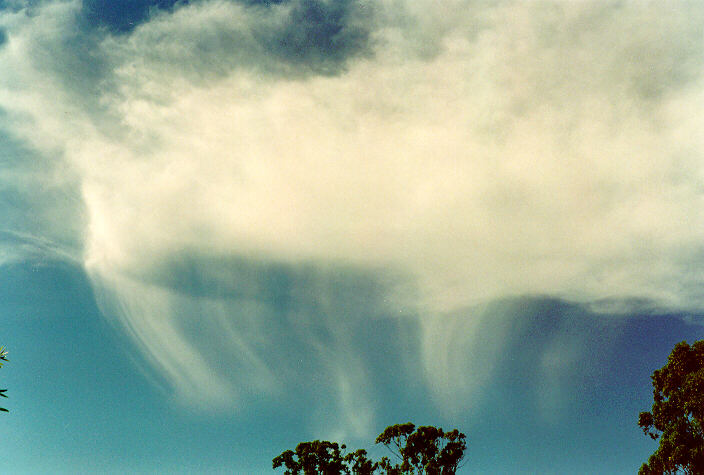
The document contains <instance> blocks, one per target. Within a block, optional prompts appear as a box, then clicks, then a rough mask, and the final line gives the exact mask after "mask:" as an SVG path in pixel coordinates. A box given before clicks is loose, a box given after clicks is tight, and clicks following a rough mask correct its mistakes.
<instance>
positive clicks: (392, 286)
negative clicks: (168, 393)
mask: <svg viewBox="0 0 704 475" xmlns="http://www.w3.org/2000/svg"><path fill="white" fill-rule="evenodd" d="M89 3H90V2H89ZM444 5H445V6H444V7H441V8H439V7H438V6H437V5H436V4H435V3H431V2H425V1H414V2H404V1H395V2H391V1H388V2H364V1H359V2H351V1H350V2H316V1H303V0H301V1H292V2H283V3H280V4H279V3H274V2H272V3H268V2H262V3H261V4H255V3H247V2H242V3H238V2H224V1H203V2H193V3H192V4H191V5H180V4H175V5H171V7H172V8H168V9H163V10H158V9H155V10H152V11H151V13H150V14H148V15H147V14H144V15H142V14H140V15H138V16H137V17H135V18H136V19H137V21H136V22H135V24H134V25H131V26H129V28H128V27H120V26H119V25H117V26H114V27H110V25H109V24H108V23H109V22H108V23H106V25H107V27H105V28H103V27H101V21H108V20H109V19H108V20H100V18H97V19H96V18H94V17H90V15H89V16H88V17H86V11H85V10H82V9H81V4H80V3H78V2H56V3H46V4H44V5H43V6H41V7H36V8H35V10H34V11H33V12H32V14H31V15H29V14H27V11H26V10H22V9H16V10H15V11H10V10H7V11H5V12H3V13H2V16H1V17H0V18H1V19H0V28H2V30H3V31H5V32H7V33H6V35H5V37H6V40H5V41H4V43H3V45H2V46H0V48H2V49H0V69H2V71H3V75H2V78H0V107H2V108H3V110H4V111H5V113H6V116H7V117H8V118H11V119H8V120H3V128H4V129H5V130H7V131H8V132H10V133H12V134H14V135H15V136H16V137H18V138H19V139H21V140H23V141H24V142H25V143H26V144H27V145H28V146H31V147H33V148H34V149H35V150H37V151H38V152H39V153H40V155H41V156H42V157H43V160H46V161H47V162H48V163H51V164H52V173H55V174H57V175H58V176H62V177H70V179H68V178H67V179H66V180H65V181H64V182H63V183H64V185H65V186H66V187H67V188H68V189H74V190H78V193H79V194H80V197H81V203H80V205H78V206H77V207H78V208H81V213H84V214H83V215H84V216H85V218H84V226H83V227H82V229H81V231H80V236H78V240H79V241H80V242H81V243H82V247H83V249H84V264H85V266H86V268H87V269H88V271H89V273H90V275H91V278H92V279H93V281H94V283H95V284H96V288H97V289H99V292H98V293H97V295H98V298H99V300H100V301H101V302H102V305H103V308H104V309H105V311H106V313H108V314H110V315H113V316H116V317H117V318H118V319H119V320H120V321H121V322H123V323H124V324H125V328H127V329H128V331H129V332H130V334H131V335H132V336H133V337H134V339H135V341H136V342H137V343H138V344H139V345H140V347H141V348H142V350H143V351H144V353H145V354H146V355H147V357H148V358H149V360H150V361H152V363H154V365H155V366H156V367H157V368H159V369H161V370H162V371H163V374H164V376H165V377H166V379H167V380H168V381H169V382H170V383H172V384H173V385H174V386H175V387H176V388H177V389H178V390H180V391H181V393H182V394H195V395H196V396H197V397H196V399H200V400H201V401H204V400H207V401H210V402H213V403H218V404H220V403H222V402H223V401H231V400H233V399H236V398H237V397H240V393H241V392H242V387H250V388H251V390H252V391H253V392H267V391H269V392H275V391H276V388H277V386H278V385H279V383H280V381H279V379H280V377H281V376H280V372H279V371H278V370H277V369H276V368H277V367H278V366H279V365H281V364H282V363H281V362H280V361H272V360H271V358H267V357H266V354H267V351H269V350H268V349H267V348H270V347H269V346H268V345H270V344H271V341H273V340H269V338H270V337H271V332H270V331H269V330H268V329H267V328H266V325H269V324H270V325H276V324H277V322H279V323H280V319H281V318H284V320H285V321H287V322H288V323H287V325H289V324H290V325H293V326H295V324H294V323H292V322H294V320H295V318H294V320H286V319H287V318H293V317H291V315H292V314H295V313H296V312H288V313H286V312H284V313H282V311H281V310H280V309H278V310H277V309H272V308H271V306H272V305H274V302H276V301H277V300H278V299H281V298H282V297H281V296H280V295H279V296H274V297H272V296H271V295H269V296H267V294H266V291H264V290H262V289H263V288H265V287H267V286H268V285H270V284H271V282H269V281H261V275H260V274H258V272H259V271H260V270H261V269H254V270H253V271H252V272H251V273H249V274H248V273H247V272H241V273H239V274H232V273H231V272H232V271H230V270H227V269H231V268H240V269H241V268H242V267H238V265H242V263H243V262H260V263H269V264H264V265H273V264H271V263H275V264H276V265H281V266H283V267H284V268H285V269H286V272H284V273H283V274H282V275H285V276H287V277H286V278H287V279H291V280H293V281H296V282H297V284H296V285H291V286H288V287H286V288H287V289H288V291H290V292H293V289H299V291H301V292H304V293H313V294H315V297H316V299H318V300H324V299H326V298H328V299H333V300H334V298H333V296H332V295H333V294H330V293H329V289H328V290H325V291H323V290H320V289H319V288H318V287H316V286H317V285H319V281H318V280H310V279H308V280H306V278H305V275H308V276H310V275H313V274H306V273H305V272H303V273H300V272H299V273H297V272H298V271H296V270H295V269H298V268H309V269H310V268H314V269H328V268H331V267H332V268H337V267H342V268H346V269H355V271H354V272H355V273H356V272H361V273H363V274H364V273H368V274H369V275H377V273H378V272H379V273H380V274H378V275H382V277H381V279H382V280H383V282H384V284H383V285H381V286H380V288H383V289H385V292H386V293H387V295H385V297H386V299H387V304H386V307H384V308H385V310H384V311H385V312H386V311H388V312H387V313H392V312H394V311H396V310H400V311H401V312H402V314H403V315H405V316H406V317H407V318H410V319H418V321H419V328H421V331H422V335H423V337H422V338H421V341H422V342H423V343H422V344H421V345H420V346H421V348H419V350H418V351H421V352H422V355H423V358H424V360H425V365H426V368H427V371H428V374H429V377H430V379H431V381H432V384H433V385H434V387H436V388H439V389H438V391H440V392H442V391H446V390H447V388H446V389H442V388H443V387H444V385H445V386H446V385H447V384H450V382H453V381H454V382H455V383H456V384H460V383H459V382H462V381H464V379H463V378H461V377H458V375H459V374H460V373H461V372H462V371H463V370H466V367H464V368H463V367H460V366H462V365H461V364H459V363H458V362H457V361H453V360H452V358H451V355H452V354H455V352H454V351H452V350H453V349H461V350H462V351H463V352H469V353H470V354H471V351H472V350H471V349H472V348H477V346H476V345H475V344H474V343H473V341H474V339H476V338H478V336H477V335H476V332H474V331H473V329H472V325H473V324H472V323H471V322H470V321H468V320H467V319H463V318H458V319H455V318H454V317H449V316H448V315H455V314H457V313H458V311H459V310H461V309H463V308H467V307H468V306H472V305H476V304H478V303H481V302H486V301H489V300H492V299H498V298H503V297H510V296H523V295H541V296H542V295H548V296H552V297H556V298H562V299H567V300H572V301H576V302H581V303H585V304H589V305H593V306H594V308H598V309H605V308H608V309H610V310H613V309H614V308H618V309H620V310H621V311H623V312H628V311H631V310H633V309H634V307H633V305H631V303H632V302H637V303H638V305H639V307H638V308H643V307H645V308H651V309H660V310H668V311H688V312H701V310H702V308H704V294H703V293H702V291H701V288H702V283H704V282H703V281H704V274H703V273H702V271H701V268H702V264H704V262H703V256H704V253H703V251H704V249H703V247H702V242H704V239H703V238H704V219H702V211H701V210H702V209H704V207H703V205H704V157H703V156H702V154H703V153H704V134H702V133H701V131H702V129H703V128H704V127H703V126H704V123H703V120H704V119H702V115H701V112H700V111H701V110H703V107H704V82H703V80H704V77H703V76H702V72H704V54H703V53H704V41H703V40H702V37H701V26H702V24H704V9H702V8H701V7H700V6H699V5H698V4H696V3H684V2H681V3H679V2H675V3H672V2H671V3H668V4H667V5H665V4H661V5H660V4H655V3H648V4H645V3H635V2H634V3H623V2H619V3H603V2H579V3H567V2H564V3H548V2H528V3H526V2H501V3H499V4H498V5H486V4H480V5H477V4H470V2H464V1H459V0H458V1H454V2H449V3H446V4H444ZM86 18H89V20H90V18H93V19H92V20H91V21H93V24H90V25H88V26H86V23H85V22H86ZM96 25H97V26H96ZM103 26H105V25H103ZM5 72H7V73H5ZM55 170H58V171H55ZM27 174H28V176H32V177H34V176H36V175H37V174H41V171H37V170H32V171H31V172H30V171H28V172H27ZM72 187H73V188H72ZM54 226H59V227H60V226H61V223H54ZM184 255H189V256H196V257H195V258H193V261H192V269H193V272H195V274H197V275H199V276H201V278H205V280H206V281H207V282H209V284H208V285H213V283H214V282H215V283H217V284H218V285H219V287H218V286H216V287H215V288H216V289H219V290H215V291H213V292H214V293H215V295H210V296H207V295H195V294H194V293H193V292H190V293H189V290H187V289H185V287H187V286H182V287H180V288H179V286H178V285H175V284H174V282H173V280H169V278H167V277H165V274H164V269H168V268H169V266H170V265H172V264H173V262H174V261H178V259H181V258H182V257H183V256H184ZM215 261H221V262H225V263H228V262H229V263H230V265H229V266H228V265H213V262H215ZM236 262H239V264H236ZM244 269H247V267H246V266H245V267H244ZM316 272H322V271H316ZM326 272H328V271H325V272H322V274H319V275H323V276H324V275H328V274H326ZM218 273H220V274H218ZM218 275H219V277H218ZM265 275H268V276H269V277H271V276H272V275H273V274H266V273H265ZM203 276H205V277H203ZM390 276H392V277H390ZM234 277H237V278H236V279H235V280H234V281H231V282H227V283H225V282H226V281H227V279H228V278H234ZM247 289H249V290H247ZM300 289H305V291H302V290H300ZM191 290H192V289H191ZM288 291H287V292H288ZM235 294H236V295H235ZM295 294H296V293H295V292H294V295H293V296H292V295H290V294H287V298H289V299H290V300H289V303H290V304H291V305H295V302H296V298H297V297H296V295H295ZM257 301H259V304H260V305H263V307H266V310H265V311H261V312H260V313H257V311H255V310H254V309H256V308H257V306H256V302H257ZM342 301H344V299H343V300H339V299H338V300H337V301H335V302H337V304H339V303H340V302H342ZM382 301H383V297H380V298H379V300H378V302H382ZM262 302H264V303H262ZM380 305H381V303H380ZM261 308H262V307H260V310H261ZM365 308H368V307H365ZM237 309H239V310H237ZM244 309H247V310H248V311H250V312H254V314H258V315H259V317H258V319H259V320H257V319H253V318H251V317H250V316H247V315H248V313H247V312H245V311H244ZM277 312H278V313H277ZM350 312H351V313H352V314H355V315H356V317H355V318H365V316H364V315H363V314H362V313H360V312H357V313H355V311H354V310H351V311H350ZM343 313H344V312H343ZM228 315H237V319H236V320H235V323H233V320H232V319H230V318H228ZM273 315H278V317H274V316H273ZM281 315H285V317H281ZM316 315H317V317H316V318H320V319H322V321H323V322H324V324H323V326H322V328H325V332H329V333H328V336H327V337H325V338H322V339H321V338H317V337H313V340H315V341H313V342H311V343H310V347H311V348H315V347H316V345H318V347H320V348H324V347H325V345H331V346H330V347H329V348H328V349H326V350H322V349H321V350H320V351H321V353H320V354H321V361H327V360H328V359H329V358H331V360H330V361H328V362H327V363H325V364H324V365H323V366H325V367H326V368H327V369H325V372H326V373H327V374H329V375H334V377H331V378H330V379H331V384H332V385H333V386H335V387H337V388H338V390H339V393H340V401H343V402H342V404H343V405H344V406H345V407H347V408H348V412H349V414H350V416H349V417H350V418H353V417H354V414H359V411H356V410H353V409H349V408H354V407H368V406H369V403H368V398H369V396H368V395H364V394H362V393H361V392H355V391H352V390H351V389H350V388H359V387H360V386H363V385H364V381H365V380H367V378H368V376H366V375H365V372H366V371H367V370H366V369H365V367H364V364H363V363H362V361H361V360H360V359H359V358H358V356H357V355H356V352H355V349H354V348H351V347H349V346H346V345H345V338H344V335H342V334H340V333H339V332H340V331H345V326H344V324H341V323H340V319H341V316H340V315H341V310H340V309H339V308H336V304H333V305H332V308H331V309H330V312H329V313H328V312H324V313H323V312H319V313H316ZM277 318H279V320H277ZM296 318H300V316H299V317H296ZM448 318H449V319H451V320H452V321H453V322H455V323H453V324H452V325H447V324H443V325H442V326H438V325H437V324H436V322H437V321H438V319H445V320H444V321H449V320H447V319H448ZM343 320H344V319H343ZM191 321H197V322H198V325H200V326H201V327H200V330H199V331H194V330H193V328H191V326H189V325H192V324H191V323H189V322H191ZM264 322H266V324H265V323H264ZM309 323H310V322H308V323H306V325H308V324H309ZM232 325H234V326H232ZM189 328H191V329H190V330H189ZM443 329H446V330H447V331H445V330H443ZM452 329H456V331H454V330H452ZM450 330H452V331H450ZM336 332H337V333H336ZM502 332H503V330H501V331H499V330H497V332H496V333H497V334H496V335H495V337H496V339H497V340H500V339H501V334H502ZM450 333H452V334H454V335H457V334H458V333H459V334H462V335H464V336H462V337H461V338H457V337H454V338H453V335H451V334H450ZM216 334H217V335H218V336H220V337H222V335H228V337H227V338H222V341H219V342H218V343H217V344H215V347H216V348H218V349H219V350H220V351H222V352H223V353H222V354H226V355H228V356H227V358H232V359H233V360H236V361H237V363H236V365H239V366H238V368H239V369H237V371H233V370H232V367H229V366H228V368H229V369H226V370H223V369H222V367H221V366H222V365H220V367H219V366H218V365H219V363H218V362H219V361H222V360H221V359H219V358H220V357H219V356H217V355H208V351H209V350H208V349H207V346H208V345H210V344H212V342H213V341H214V340H213V335H216ZM330 335H332V336H330ZM321 345H322V346H321ZM443 345H445V346H443ZM447 345H449V346H447ZM553 350H554V351H557V350H555V349H554V348H553V349H548V353H546V356H545V358H544V359H543V361H544V364H545V365H547V366H549V365H550V364H552V363H551V361H553V359H554V358H553V359H551V358H552V356H551V355H553V354H554V351H553ZM551 351H552V353H550V352H551ZM328 352H329V353H330V354H327V353H328ZM222 354H221V356H222ZM336 358H337V359H336ZM479 358H480V359H484V360H486V361H487V364H486V365H483V366H482V367H483V368H485V369H486V371H485V372H484V373H482V371H479V369H480V367H479V366H477V368H475V369H476V371H473V372H472V374H473V377H472V381H466V382H463V383H462V385H463V387H466V388H471V387H472V385H473V384H474V385H478V384H481V382H482V381H483V380H485V379H486V378H488V377H489V376H490V364H489V362H490V361H491V360H492V358H494V357H493V356H492V355H491V354H481V355H479ZM228 364H229V363H228ZM226 366H227V365H226ZM284 366H285V365H284ZM235 373H236V376H233V374H235ZM458 381H459V382H458ZM193 387H197V388H198V389H197V390H196V391H195V393H194V390H193ZM467 390H468V391H469V389H467ZM447 391H449V390H447ZM245 392H246V391H245ZM449 392H451V391H449ZM350 394H352V395H350ZM354 394H356V396H355V395H354ZM208 398H209V399H208ZM355 398H356V399H355ZM371 417H372V415H367V416H364V417H363V418H364V419H365V420H369V418H371ZM360 424H361V425H359V424H358V426H354V427H358V432H360V433H361V432H363V427H362V426H363V425H364V424H362V423H360Z"/></svg>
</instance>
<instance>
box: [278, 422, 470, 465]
mask: <svg viewBox="0 0 704 475" xmlns="http://www.w3.org/2000/svg"><path fill="white" fill-rule="evenodd" d="M465 439H466V436H465V435H464V434H463V433H461V432H459V431H458V430H457V429H455V430H453V431H450V432H444V431H443V430H442V429H441V428H438V427H433V426H422V427H418V428H416V427H415V425H413V424H412V423H410V422H408V423H406V424H397V425H393V426H389V427H387V428H386V429H385V430H384V432H382V433H381V434H380V435H379V437H377V439H376V443H377V444H384V445H385V446H386V447H387V448H388V449H389V450H390V451H391V452H392V453H393V454H394V455H395V456H396V457H397V458H398V461H397V463H395V464H394V463H392V461H391V460H390V459H389V458H388V457H383V458H382V459H381V460H380V461H378V462H374V461H372V460H370V459H369V458H367V452H366V451H365V450H357V451H356V452H352V453H349V454H345V453H344V450H345V448H346V447H345V446H344V445H339V444H338V443H337V442H328V441H320V440H316V441H313V442H302V443H300V444H298V445H297V446H296V450H295V451H293V450H286V451H285V452H283V453H282V454H281V455H279V456H278V457H276V458H274V460H273V467H274V468H279V467H282V466H283V467H284V468H285V469H286V471H285V472H284V473H285V474H287V475H288V474H290V475H298V474H301V473H302V474H304V475H309V474H318V473H325V474H357V475H371V474H373V473H383V474H387V475H400V474H416V473H417V474H428V475H450V474H454V473H455V472H456V471H457V468H458V467H459V464H460V462H461V461H462V459H463V457H464V451H465V449H466V448H467V443H466V441H465Z"/></svg>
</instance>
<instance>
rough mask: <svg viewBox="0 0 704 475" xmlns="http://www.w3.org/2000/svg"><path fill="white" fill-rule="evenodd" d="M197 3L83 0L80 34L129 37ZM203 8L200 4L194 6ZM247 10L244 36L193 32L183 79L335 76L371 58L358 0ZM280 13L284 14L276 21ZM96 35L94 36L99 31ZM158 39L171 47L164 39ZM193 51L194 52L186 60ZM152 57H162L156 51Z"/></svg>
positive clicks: (300, 1) (262, 3) (228, 29)
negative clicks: (243, 74)
mask: <svg viewBox="0 0 704 475" xmlns="http://www.w3.org/2000/svg"><path fill="white" fill-rule="evenodd" d="M194 3H196V2H189V1H183V0H142V1H138V0H130V1H125V2H111V1H109V0H89V1H86V2H84V4H83V9H82V11H81V23H82V25H83V30H86V31H94V32H103V33H105V32H107V33H110V34H114V35H124V34H129V33H131V32H132V31H133V30H134V29H135V28H136V27H137V26H138V25H140V24H142V23H144V22H147V21H149V19H150V18H152V17H153V16H154V15H155V14H156V13H158V12H162V13H163V12H172V13H173V12H175V11H176V10H178V9H179V8H182V7H185V6H187V5H189V4H194ZM198 3H205V2H198ZM232 3H235V4H237V3H239V4H243V5H245V6H246V8H247V9H251V10H250V13H253V16H252V17H251V18H252V20H254V19H255V18H256V19H257V20H256V21H254V22H253V23H250V24H249V25H248V28H250V29H251V30H250V31H242V30H241V29H240V28H241V25H240V26H238V25H235V24H231V25H228V24H226V25H224V26H223V25H219V26H217V27H215V28H214V29H204V30H202V31H198V32H193V35H192V37H191V38H190V40H189V41H190V43H189V44H187V45H183V46H184V48H182V49H181V51H182V53H183V56H182V57H180V58H165V60H167V61H177V62H178V63H179V66H180V67H183V69H184V72H185V73H186V75H189V74H188V72H189V71H192V72H195V73H197V75H198V76H211V75H213V74H215V75H219V74H226V73H228V72H229V71H231V70H232V69H236V68H242V67H244V68H256V69H264V70H266V72H268V73H272V72H274V73H277V74H287V75H290V74H294V75H295V74H300V73H304V74H309V73H318V74H334V73H336V72H338V71H340V70H341V69H342V68H343V67H344V64H345V62H346V60H347V59H348V58H351V57H355V56H359V55H363V54H368V53H369V52H370V39H369V38H370V16H371V11H369V8H368V7H367V6H365V5H363V4H362V2H359V1H358V0H342V1H336V2H324V1H321V0H286V1H279V0H242V1H235V2H232ZM281 9H285V11H286V14H285V16H284V19H283V21H282V20H281V19H280V16H281ZM99 34H100V33H99ZM164 41H171V40H169V38H164ZM191 53H192V54H191ZM154 54H160V53H159V52H155V53H154Z"/></svg>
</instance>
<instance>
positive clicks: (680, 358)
mask: <svg viewBox="0 0 704 475" xmlns="http://www.w3.org/2000/svg"><path fill="white" fill-rule="evenodd" d="M651 378H652V380H653V396H654V402H653V408H652V410H651V411H650V412H641V413H640V415H639V416H638V425H639V426H640V427H641V428H642V429H643V433H645V434H646V435H649V436H650V437H652V438H653V439H654V440H657V439H658V438H659V439H660V445H659V447H658V449H657V450H656V451H655V453H653V454H652V455H651V456H650V458H649V459H648V462H647V463H644V464H643V465H642V466H641V468H640V470H639V472H638V473H639V474H642V475H648V474H656V473H657V474H663V473H668V474H674V473H678V472H684V473H688V474H689V473H691V474H702V473H704V340H699V341H696V342H694V344H693V345H692V346H690V345H688V344H687V343H686V342H684V341H683V342H680V343H678V344H677V345H675V347H674V349H673V350H672V353H670V356H668V358H667V364H666V365H665V366H663V367H662V368H661V369H659V370H656V371H655V372H654V373H653V375H652V377H651Z"/></svg>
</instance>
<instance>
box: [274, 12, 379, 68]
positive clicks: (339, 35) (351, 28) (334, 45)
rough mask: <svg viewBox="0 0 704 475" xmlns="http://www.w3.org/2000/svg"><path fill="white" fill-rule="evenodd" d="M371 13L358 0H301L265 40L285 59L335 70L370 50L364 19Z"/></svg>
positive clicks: (367, 27) (313, 66)
mask: <svg viewBox="0 0 704 475" xmlns="http://www.w3.org/2000/svg"><path fill="white" fill-rule="evenodd" d="M369 13H370V12H368V11H365V10H364V9H363V8H362V7H361V6H360V4H359V2H355V1H349V0H348V1H340V2H322V1H319V0H301V1H298V2H296V3H295V5H294V6H293V8H292V9H291V12H290V15H289V18H288V20H289V21H288V23H287V24H285V25H284V27H283V28H282V29H281V30H280V31H278V32H275V34H274V35H271V36H270V37H268V38H263V43H264V44H265V45H266V47H267V49H269V50H270V51H272V52H273V53H274V54H276V55H277V56H278V57H280V58H282V59H283V60H285V61H289V62H292V63H303V64H308V65H310V66H311V67H312V68H313V69H316V70H318V71H319V72H334V71H335V70H336V69H337V68H338V66H339V65H340V64H341V63H343V62H344V61H345V59H347V58H348V57H350V56H355V55H357V54H360V53H363V52H368V50H369V25H368V22H364V21H363V20H365V18H364V17H365V16H367V15H368V14H369ZM367 19H368V18H367Z"/></svg>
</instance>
